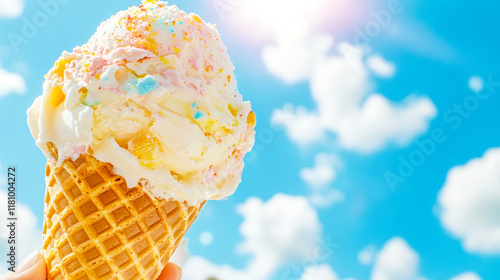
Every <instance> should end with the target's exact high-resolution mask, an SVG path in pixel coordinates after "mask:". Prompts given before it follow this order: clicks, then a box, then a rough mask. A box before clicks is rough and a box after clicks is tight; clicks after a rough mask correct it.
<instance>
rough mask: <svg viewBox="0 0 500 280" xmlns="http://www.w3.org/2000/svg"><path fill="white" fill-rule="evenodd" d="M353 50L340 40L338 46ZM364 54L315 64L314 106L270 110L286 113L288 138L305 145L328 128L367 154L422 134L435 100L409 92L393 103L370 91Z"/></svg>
mask: <svg viewBox="0 0 500 280" xmlns="http://www.w3.org/2000/svg"><path fill="white" fill-rule="evenodd" d="M342 49H352V47H350V45H349V44H346V43H342V44H340V45H339V46H338V50H339V52H340V50H342ZM362 58H363V53H362V52H350V53H349V55H348V56H343V55H332V56H330V57H328V58H327V59H325V60H324V61H322V62H321V63H319V64H318V66H317V67H316V70H315V72H314V74H313V75H312V77H311V93H312V97H313V99H314V101H315V103H316V106H317V110H315V111H307V110H306V109H305V108H303V107H299V109H297V110H296V111H295V112H294V111H293V107H292V110H290V105H287V106H286V107H284V108H283V109H278V110H276V111H275V112H274V114H275V116H286V117H287V119H288V120H292V121H288V122H276V121H275V122H274V123H275V124H283V125H284V126H285V128H286V132H287V134H288V136H289V137H290V139H292V140H293V141H295V142H297V143H299V144H301V145H307V144H310V143H312V142H314V141H317V140H318V139H321V138H324V135H326V134H327V132H330V133H333V134H334V135H337V137H338V141H339V142H340V144H341V145H342V146H343V147H344V148H346V149H349V150H356V151H359V152H364V153H370V152H375V151H377V150H380V149H383V148H385V147H386V146H387V145H389V144H396V145H398V146H405V145H408V144H409V143H410V142H411V141H412V140H413V139H415V138H416V137H417V136H419V135H421V134H423V133H425V132H426V131H427V129H428V127H429V122H430V120H432V119H433V118H434V117H435V116H436V115H437V109H436V107H435V105H434V103H433V102H432V101H431V100H430V99H429V98H427V97H425V96H423V97H417V96H413V95H412V96H408V97H407V98H405V99H404V100H403V101H402V102H399V103H395V102H392V101H390V100H388V99H387V98H386V97H384V96H382V95H380V94H376V93H372V94H370V91H371V87H372V86H371V84H372V81H371V79H370V76H369V74H368V71H367V67H366V66H365V65H364V63H363V59H362Z"/></svg>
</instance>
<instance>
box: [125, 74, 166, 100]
mask: <svg viewBox="0 0 500 280" xmlns="http://www.w3.org/2000/svg"><path fill="white" fill-rule="evenodd" d="M159 86H160V85H159V84H158V81H157V80H156V78H155V77H154V76H151V75H148V76H146V77H144V78H142V79H137V80H133V81H131V82H129V83H127V84H126V85H125V89H126V90H127V93H129V94H130V93H131V92H137V93H138V94H139V95H146V94H148V93H150V92H151V91H153V90H155V89H157V88H158V87H159Z"/></svg>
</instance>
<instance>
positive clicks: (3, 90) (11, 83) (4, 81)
mask: <svg viewBox="0 0 500 280" xmlns="http://www.w3.org/2000/svg"><path fill="white" fill-rule="evenodd" d="M1 3H2V0H0V11H1V10H2V7H1V6H2V4H1ZM9 93H18V94H24V93H26V83H25V82H24V78H23V76H21V75H19V74H17V73H11V72H8V71H7V70H5V69H2V68H1V67H0V97H2V96H5V95H7V94H9Z"/></svg>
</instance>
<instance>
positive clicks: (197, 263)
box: [182, 256, 264, 280]
mask: <svg viewBox="0 0 500 280" xmlns="http://www.w3.org/2000/svg"><path fill="white" fill-rule="evenodd" d="M252 274H253V272H252V271H247V270H238V269H235V268H233V267H232V266H230V265H216V264H213V263H212V262H210V261H209V260H207V259H205V258H203V257H200V256H191V257H189V259H188V260H187V261H186V264H185V265H184V266H183V267H182V279H184V280H207V279H211V277H212V278H215V279H217V280H234V279H238V280H257V279H261V280H264V279H263V278H254V276H253V275H252Z"/></svg>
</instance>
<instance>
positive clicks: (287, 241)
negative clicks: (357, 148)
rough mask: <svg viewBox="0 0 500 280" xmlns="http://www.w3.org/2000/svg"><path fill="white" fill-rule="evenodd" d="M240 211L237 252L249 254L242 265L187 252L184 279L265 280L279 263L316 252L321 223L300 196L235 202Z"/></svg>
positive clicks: (300, 258)
mask: <svg viewBox="0 0 500 280" xmlns="http://www.w3.org/2000/svg"><path fill="white" fill-rule="evenodd" d="M237 211H238V212H239V213H240V214H241V215H243V219H244V220H243V223H242V224H241V226H240V233H241V235H242V236H243V242H242V243H241V244H239V246H238V251H239V252H240V253H249V254H251V259H250V261H249V262H248V263H247V265H246V267H245V268H244V269H235V268H233V267H231V266H228V265H217V264H213V263H211V262H210V261H208V260H206V259H204V258H202V257H199V256H191V257H189V258H188V260H187V262H186V264H185V265H184V266H183V271H184V272H185V274H184V278H183V279H186V280H206V279H207V278H208V277H215V278H217V279H219V280H233V279H239V280H247V279H248V280H265V279H268V278H269V277H270V276H271V275H272V274H273V273H274V272H275V271H276V269H278V268H279V267H280V266H282V265H284V264H286V263H289V262H294V261H297V260H303V259H306V258H314V257H315V254H318V250H320V249H321V248H320V245H319V244H318V240H319V236H320V232H321V224H320V221H319V219H318V214H317V212H316V210H315V209H314V208H312V207H311V206H310V204H309V202H308V201H307V199H306V198H304V197H298V196H290V195H285V194H276V195H275V196H273V197H272V198H271V199H270V200H269V201H267V202H263V201H262V200H261V199H259V198H255V197H254V198H250V199H248V200H247V201H246V202H245V203H243V204H241V205H239V206H238V208H237Z"/></svg>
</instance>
